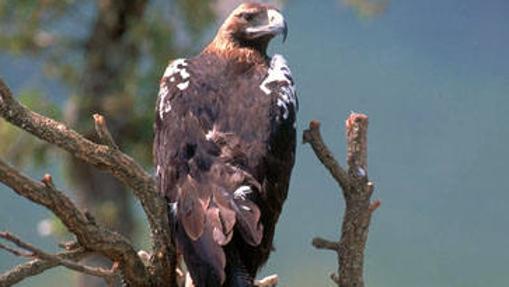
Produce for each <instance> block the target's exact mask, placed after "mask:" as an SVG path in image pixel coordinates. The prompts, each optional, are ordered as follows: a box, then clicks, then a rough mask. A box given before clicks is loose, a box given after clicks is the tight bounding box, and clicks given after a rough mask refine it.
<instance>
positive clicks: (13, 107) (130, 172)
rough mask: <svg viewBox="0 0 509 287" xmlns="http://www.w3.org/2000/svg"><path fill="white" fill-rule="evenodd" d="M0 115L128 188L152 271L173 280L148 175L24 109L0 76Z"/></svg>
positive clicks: (161, 208) (164, 223)
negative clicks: (145, 227) (148, 242)
mask: <svg viewBox="0 0 509 287" xmlns="http://www.w3.org/2000/svg"><path fill="white" fill-rule="evenodd" d="M0 116H1V117H3V118H5V119H6V120H7V121H9V122H10V123H11V124H13V125H15V126H18V127H19V128H21V129H23V130H25V131H27V132H29V133H31V134H33V135H34V136H36V137H38V138H40V139H42V140H45V141H47V142H48V143H51V144H54V145H56V146H58V147H60V148H62V149H64V150H66V151H68V152H69V153H71V154H72V155H73V156H75V157H76V158H78V159H80V160H83V161H84V162H86V163H88V164H90V165H92V166H95V167H96V168H99V169H102V170H106V171H108V172H109V173H111V174H112V175H113V176H115V177H116V178H117V179H119V180H120V181H121V182H123V183H124V184H126V185H128V186H129V187H131V189H132V190H133V192H134V195H135V196H136V197H137V198H138V199H139V200H140V202H141V205H142V207H143V209H144V211H145V214H146V216H147V219H148V223H149V226H150V230H151V239H152V246H153V253H154V254H157V256H153V257H152V260H153V261H152V262H151V264H152V265H153V267H154V268H155V269H156V271H154V272H156V273H160V274H162V277H163V278H162V280H163V282H170V281H171V280H175V273H174V272H175V267H176V258H175V257H176V256H175V248H174V246H173V244H172V242H173V241H172V240H171V234H170V230H169V228H168V226H169V222H168V218H167V214H168V213H167V205H166V202H165V200H164V198H163V197H162V196H161V195H160V194H159V193H158V192H157V190H156V186H155V182H154V179H153V177H152V176H151V175H150V174H148V173H147V172H145V170H143V168H142V167H141V166H140V165H139V164H138V163H136V162H135V161H134V160H133V159H132V158H130V157H129V156H127V155H126V154H124V153H122V152H121V151H119V150H118V149H114V148H111V147H109V146H106V145H98V144H95V143H93V142H91V141H90V140H88V139H86V138H84V137H83V136H81V135H80V134H78V133H77V132H76V131H74V130H72V129H70V128H69V127H67V126H66V125H64V124H63V123H60V122H58V121H55V120H53V119H50V118H47V117H44V116H42V115H40V114H37V113H35V112H33V111H31V110H29V109H27V108H26V107H24V106H23V105H21V104H20V103H18V102H17V101H16V100H15V99H14V97H13V96H12V93H11V91H10V90H9V88H8V87H7V85H5V83H4V82H3V81H2V80H1V79H0ZM133 252H134V250H133ZM134 253H135V252H134ZM138 261H139V266H142V263H141V261H140V260H138ZM142 277H143V276H142ZM170 284H172V283H170ZM173 284H174V283H173Z"/></svg>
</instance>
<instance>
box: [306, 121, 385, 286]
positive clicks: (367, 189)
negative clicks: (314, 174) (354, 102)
mask: <svg viewBox="0 0 509 287" xmlns="http://www.w3.org/2000/svg"><path fill="white" fill-rule="evenodd" d="M319 127H320V124H319V122H317V121H312V122H311V123H310V125H309V129H308V130H305V131H304V143H309V144H310V145H311V147H312V148H313V151H314V152H315V154H316V156H317V157H318V159H320V161H321V162H322V163H323V165H324V166H325V167H326V168H327V169H328V170H329V171H330V173H331V175H332V176H333V177H334V179H335V180H336V181H337V182H338V184H339V185H340V186H341V188H342V191H343V197H344V199H345V201H346V208H345V213H344V217H343V223H342V226H341V230H340V234H341V239H340V240H339V241H338V242H334V241H329V240H325V239H322V238H319V237H317V238H315V239H313V246H314V247H316V248H318V249H327V250H332V251H335V252H336V253H337V256H338V272H337V273H332V274H331V275H330V278H331V279H332V280H333V281H334V282H335V283H336V284H337V285H338V286H341V287H363V286H364V279H363V264H364V250H365V246H366V241H367V238H368V228H369V224H370V220H371V215H372V213H373V211H374V210H376V209H377V208H378V207H380V204H381V202H380V201H379V200H377V201H374V202H370V198H371V195H372V193H373V190H374V184H373V183H372V182H370V181H369V180H368V172H367V128H368V117H367V116H366V115H363V114H357V113H352V114H351V115H350V116H349V117H348V119H347V120H346V136H347V146H348V153H347V154H348V155H347V162H348V172H346V171H345V170H344V169H343V168H342V167H341V166H340V165H339V164H338V163H337V161H336V160H335V159H334V157H333V156H332V153H331V152H330V151H329V149H328V148H327V146H326V145H325V143H324V142H323V139H322V137H321V135H320V130H319Z"/></svg>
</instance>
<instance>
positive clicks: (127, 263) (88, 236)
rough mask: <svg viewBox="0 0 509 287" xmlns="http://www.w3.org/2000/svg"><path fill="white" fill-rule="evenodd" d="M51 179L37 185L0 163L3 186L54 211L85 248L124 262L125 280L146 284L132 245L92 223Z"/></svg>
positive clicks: (144, 273) (142, 268)
mask: <svg viewBox="0 0 509 287" xmlns="http://www.w3.org/2000/svg"><path fill="white" fill-rule="evenodd" d="M50 178H51V177H48V176H45V177H44V179H43V181H44V182H45V183H46V184H43V183H41V182H37V181H34V180H32V179H30V178H28V177H27V176H25V175H23V174H21V173H20V172H18V171H17V170H16V169H14V168H12V167H11V166H9V165H8V164H6V163H5V162H3V161H1V160H0V182H3V183H4V184H5V185H7V186H9V187H10V188H12V189H13V190H14V191H15V192H16V193H18V194H19V195H21V196H23V197H25V198H27V199H29V200H31V201H33V202H35V203H37V204H40V205H43V206H45V207H47V208H48V209H49V210H51V211H52V212H53V213H54V214H55V215H56V216H57V217H58V218H60V220H61V221H62V223H63V224H64V225H65V226H66V227H67V229H69V231H70V232H72V233H73V234H75V235H76V237H77V239H78V241H79V242H80V244H81V245H82V246H84V247H86V248H87V249H90V250H93V251H97V252H100V253H101V254H103V255H104V256H106V257H108V258H109V259H111V260H112V261H119V262H122V264H123V267H124V268H123V270H122V271H123V275H124V276H125V277H126V280H132V281H133V282H137V281H138V280H143V281H144V282H147V281H146V280H149V276H148V274H147V271H146V269H145V267H144V265H143V263H142V262H141V260H140V258H139V257H138V255H137V254H136V252H135V250H134V249H133V247H132V245H131V243H130V242H129V241H128V240H127V239H126V238H124V237H123V236H122V235H120V234H118V233H115V232H112V231H110V230H107V229H104V228H102V227H100V226H98V225H96V224H95V223H93V222H90V221H89V220H88V219H87V217H86V216H85V214H84V213H83V212H81V211H80V210H79V209H78V208H77V207H76V206H75V205H74V203H72V201H71V200H70V199H69V198H68V197H67V196H66V195H65V194H64V193H63V192H61V191H59V190H57V189H55V188H54V186H53V184H50V183H51V180H50Z"/></svg>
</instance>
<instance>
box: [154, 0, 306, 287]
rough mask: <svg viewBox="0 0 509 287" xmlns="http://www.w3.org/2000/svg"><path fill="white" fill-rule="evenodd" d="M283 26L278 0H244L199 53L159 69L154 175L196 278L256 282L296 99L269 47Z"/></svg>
mask: <svg viewBox="0 0 509 287" xmlns="http://www.w3.org/2000/svg"><path fill="white" fill-rule="evenodd" d="M287 31H288V30H287V25H286V21H285V19H284V17H283V15H282V14H281V12H280V11H279V10H278V9H277V8H275V7H273V6H271V5H269V4H260V3H245V4H241V5H240V6H239V7H237V8H236V9H235V10H233V12H232V13H231V14H230V15H229V16H228V17H227V19H226V20H225V21H224V23H223V24H222V25H221V27H220V28H219V30H218V32H217V34H216V36H215V38H214V39H213V41H212V42H210V44H208V45H207V46H206V48H205V49H204V50H203V51H202V52H201V53H199V54H198V55H197V56H195V57H192V58H189V59H177V60H174V61H171V62H170V63H169V65H168V67H167V68H166V70H165V72H164V75H163V76H162V78H161V81H160V90H159V95H158V98H157V102H156V118H155V140H154V157H155V166H156V179H157V184H158V189H159V191H160V192H161V193H162V194H163V196H164V197H165V198H166V200H167V202H168V205H169V208H168V210H169V212H168V216H169V221H170V225H171V229H172V232H173V240H174V242H175V244H176V247H177V250H178V252H179V254H181V255H182V256H183V259H184V261H185V263H186V265H187V268H188V270H189V273H190V275H191V277H192V279H193V283H194V285H195V286H197V287H215V286H232V287H233V286H236V287H238V286H253V281H254V280H253V278H255V276H256V273H257V271H258V269H259V268H260V267H261V266H262V265H263V264H264V263H265V262H266V261H267V259H268V257H269V254H270V252H271V251H272V250H273V245H272V242H273V238H274V230H275V226H276V223H277V221H278V218H279V215H280V214H281V210H282V207H283V202H284V201H285V199H286V197H287V192H288V185H289V181H290V176H291V171H292V168H293V165H294V157H295V137H296V131H295V125H296V112H297V109H298V103H297V98H296V92H295V85H294V80H293V78H292V75H291V71H290V69H289V67H288V65H287V62H286V60H285V59H284V58H283V57H282V56H281V55H278V54H276V55H273V56H272V57H269V56H268V55H267V46H268V44H269V42H270V41H271V39H273V38H274V37H275V36H277V35H280V34H282V35H283V41H284V39H286V34H287Z"/></svg>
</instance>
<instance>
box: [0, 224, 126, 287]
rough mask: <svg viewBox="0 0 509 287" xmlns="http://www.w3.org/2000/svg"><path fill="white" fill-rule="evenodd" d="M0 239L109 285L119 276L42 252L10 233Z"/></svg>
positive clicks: (113, 271) (37, 256) (114, 272)
mask: <svg viewBox="0 0 509 287" xmlns="http://www.w3.org/2000/svg"><path fill="white" fill-rule="evenodd" d="M0 238H3V239H5V240H7V241H10V242H12V243H14V244H15V245H16V246H18V247H20V248H22V249H24V250H26V251H29V252H30V253H29V254H30V255H29V256H30V257H34V258H38V259H42V260H46V261H48V262H54V263H55V264H57V265H62V266H64V267H67V268H69V269H71V270H74V271H77V272H81V273H85V274H88V275H92V276H97V277H101V278H103V279H104V280H106V281H107V282H108V283H110V282H113V281H114V279H115V278H116V277H117V276H118V274H117V273H116V270H106V269H104V268H100V267H90V266H86V265H83V264H79V263H76V262H74V261H71V260H68V259H66V258H61V257H59V256H58V255H55V254H50V253H47V252H45V251H42V250H41V249H39V248H37V247H35V246H33V245H32V244H30V243H27V242H25V241H23V240H21V239H20V238H18V237H16V236H14V235H13V234H11V233H8V232H0ZM19 256H25V257H27V256H26V255H24V254H20V255H19Z"/></svg>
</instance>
